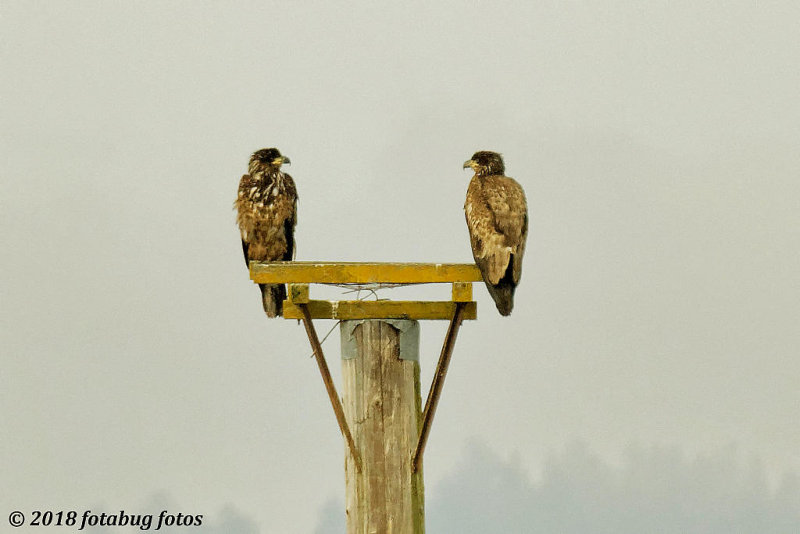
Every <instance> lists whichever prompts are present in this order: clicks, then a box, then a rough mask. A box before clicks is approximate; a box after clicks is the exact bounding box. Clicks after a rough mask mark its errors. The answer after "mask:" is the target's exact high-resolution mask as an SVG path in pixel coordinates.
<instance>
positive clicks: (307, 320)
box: [297, 303, 361, 473]
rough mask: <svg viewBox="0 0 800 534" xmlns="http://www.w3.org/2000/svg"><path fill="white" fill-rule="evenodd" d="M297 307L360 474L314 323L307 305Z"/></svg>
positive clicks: (348, 430)
mask: <svg viewBox="0 0 800 534" xmlns="http://www.w3.org/2000/svg"><path fill="white" fill-rule="evenodd" d="M297 306H298V307H299V308H300V309H301V310H302V311H303V326H305V327H306V334H307V335H308V340H309V341H310V342H311V348H312V349H314V357H315V358H316V360H317V365H318V366H319V372H320V374H321V375H322V381H323V382H324V383H325V389H326V390H327V392H328V397H329V398H330V399H331V405H332V406H333V412H334V413H335V414H336V421H337V422H338V423H339V430H340V431H341V432H342V435H343V436H344V438H345V440H346V441H347V446H348V448H349V449H350V454H351V455H352V456H353V460H354V461H355V464H356V469H357V470H358V472H359V473H360V472H361V456H360V455H359V454H358V449H356V444H355V442H354V441H353V436H352V434H350V427H348V426H347V419H345V417H344V410H342V402H341V401H340V400H339V395H338V394H337V393H336V386H334V385H333V379H332V378H331V372H330V371H329V370H328V364H327V363H325V356H323V354H322V345H321V344H320V342H319V337H317V331H316V329H314V323H312V322H311V314H310V313H309V311H308V305H307V304H306V303H297Z"/></svg>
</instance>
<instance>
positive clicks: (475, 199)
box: [464, 151, 528, 315]
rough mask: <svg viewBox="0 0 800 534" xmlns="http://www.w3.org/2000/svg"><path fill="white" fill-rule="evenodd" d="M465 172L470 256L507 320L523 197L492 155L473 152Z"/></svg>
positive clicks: (516, 273) (524, 216)
mask: <svg viewBox="0 0 800 534" xmlns="http://www.w3.org/2000/svg"><path fill="white" fill-rule="evenodd" d="M467 167H471V168H472V169H473V170H474V171H475V176H473V177H472V180H470V182H469V187H468V188H467V201H466V202H465V203H464V212H465V213H466V216H467V227H468V228H469V237H470V241H471V243H472V256H473V257H474V258H475V263H476V264H477V265H478V268H479V269H480V270H481V274H482V275H483V281H484V282H486V287H487V288H488V289H489V294H490V295H491V296H492V298H493V299H494V303H495V305H496V306H497V310H498V311H499V312H500V314H501V315H509V314H510V313H511V309H512V308H513V307H514V290H515V289H516V287H517V284H518V283H519V279H520V276H521V275H522V256H523V254H525V239H526V238H527V237H528V205H527V203H526V201H525V192H524V191H523V190H522V186H520V185H519V184H518V183H517V182H516V181H514V179H513V178H509V177H507V176H504V175H503V174H504V173H505V166H504V165H503V158H502V157H501V156H500V154H497V153H496V152H488V151H481V152H475V154H473V156H472V159H470V160H467V161H466V162H464V168H465V169H466V168H467Z"/></svg>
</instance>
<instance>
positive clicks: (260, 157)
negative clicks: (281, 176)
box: [250, 148, 292, 174]
mask: <svg viewBox="0 0 800 534" xmlns="http://www.w3.org/2000/svg"><path fill="white" fill-rule="evenodd" d="M284 163H285V164H287V165H291V163H292V161H291V160H290V159H289V158H287V157H286V156H282V155H281V152H280V150H278V149H277V148H262V149H261V150H256V151H255V152H253V155H252V156H250V174H252V173H253V172H255V171H258V170H261V171H267V172H269V171H272V172H274V171H278V170H280V168H281V165H283V164H284Z"/></svg>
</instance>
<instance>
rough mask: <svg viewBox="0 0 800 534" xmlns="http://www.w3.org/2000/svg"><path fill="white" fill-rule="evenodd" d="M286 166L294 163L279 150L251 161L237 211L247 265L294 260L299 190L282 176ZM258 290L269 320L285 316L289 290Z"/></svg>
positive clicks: (241, 185)
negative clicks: (284, 306) (253, 262)
mask: <svg viewBox="0 0 800 534" xmlns="http://www.w3.org/2000/svg"><path fill="white" fill-rule="evenodd" d="M284 163H291V162H290V160H289V158H287V157H285V156H281V153H280V152H279V151H278V149H277V148H264V149H261V150H258V151H256V152H255V153H254V154H253V155H252V156H251V157H250V165H249V168H248V174H245V175H244V176H242V179H241V180H240V181H239V192H238V195H237V198H236V202H235V203H234V207H235V209H236V212H237V215H236V222H237V223H238V225H239V232H240V234H241V237H242V249H243V251H244V261H245V263H246V264H248V265H249V263H250V261H251V260H256V261H279V260H291V259H293V256H294V227H295V225H296V224H297V189H296V188H295V185H294V181H293V180H292V177H291V176H289V175H288V174H285V173H282V172H281V165H282V164H284ZM259 287H260V288H261V301H262V304H263V306H264V311H265V312H266V314H267V316H268V317H277V316H279V315H282V314H283V301H284V299H285V298H286V286H285V285H283V284H259Z"/></svg>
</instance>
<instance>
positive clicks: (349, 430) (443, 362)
mask: <svg viewBox="0 0 800 534" xmlns="http://www.w3.org/2000/svg"><path fill="white" fill-rule="evenodd" d="M250 278H251V279H252V280H253V281H254V282H256V283H260V284H288V285H289V291H288V299H287V300H286V301H284V303H283V317H284V318H285V319H299V320H302V321H303V324H304V326H305V329H306V334H307V335H308V339H309V342H310V343H311V347H312V348H313V350H314V356H315V357H316V360H317V365H318V366H319V370H320V374H321V376H322V381H323V383H324V385H325V388H326V390H327V392H328V398H329V399H330V401H331V406H332V407H333V411H334V414H335V415H336V421H337V422H338V424H339V430H340V431H341V433H342V436H343V437H344V440H345V474H346V484H345V487H346V492H347V500H346V502H347V510H346V513H347V534H423V533H424V532H425V491H424V488H423V480H422V456H423V453H424V451H425V444H426V443H427V440H428V437H429V435H430V430H431V426H432V424H433V416H434V414H435V412H436V406H437V403H438V401H439V398H440V396H441V393H442V386H443V384H444V379H445V375H446V373H447V368H448V364H449V362H450V357H451V355H452V352H453V347H454V345H455V340H456V336H457V335H458V330H459V327H460V326H461V322H462V321H463V320H465V319H466V320H470V319H475V318H476V317H477V305H476V303H475V302H474V301H472V282H477V281H480V280H481V279H482V278H481V274H480V271H479V270H478V268H477V267H476V266H475V265H473V264H453V263H450V264H448V263H374V262H369V263H367V262H335V263H334V262H270V263H258V262H251V263H250ZM430 283H450V284H452V286H453V289H452V300H449V301H392V300H374V301H365V300H340V301H328V300H312V299H311V298H310V295H309V284H359V285H363V284H366V285H367V286H366V288H367V289H371V288H372V287H376V284H377V285H380V284H392V285H397V284H430ZM313 319H334V320H339V321H341V340H342V381H343V387H342V398H341V399H340V398H339V396H338V394H337V392H336V388H335V386H334V384H333V380H332V378H331V375H330V372H329V370H328V366H327V363H326V360H325V356H324V354H323V350H322V344H321V343H320V340H319V337H318V335H317V332H316V329H315V328H314V323H313ZM418 320H447V321H450V327H449V328H448V330H447V336H446V337H445V341H444V345H443V346H442V351H441V355H440V357H439V362H438V364H437V366H436V370H435V372H434V379H433V382H432V384H431V388H430V392H429V394H428V397H427V402H426V406H425V412H424V414H423V413H422V410H421V404H422V402H421V396H420V380H419V323H418V322H417V321H418Z"/></svg>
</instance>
